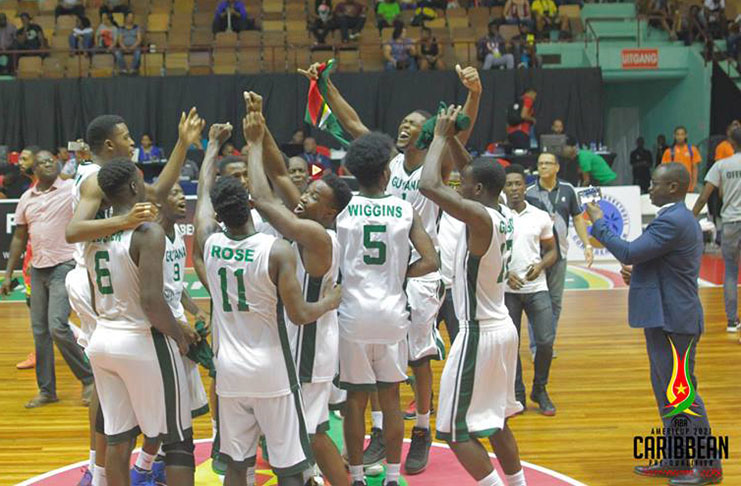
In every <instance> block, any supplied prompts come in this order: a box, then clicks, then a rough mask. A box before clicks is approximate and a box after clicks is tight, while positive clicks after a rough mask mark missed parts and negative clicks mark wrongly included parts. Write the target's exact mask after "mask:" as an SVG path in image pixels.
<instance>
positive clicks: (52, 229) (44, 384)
mask: <svg viewBox="0 0 741 486" xmlns="http://www.w3.org/2000/svg"><path fill="white" fill-rule="evenodd" d="M33 172H34V175H35V176H36V179H37V181H38V182H37V184H36V185H35V186H34V187H32V188H30V189H28V190H27V191H26V192H24V193H23V195H22V196H21V199H20V201H18V206H17V208H16V212H15V223H16V228H15V232H14V233H13V241H12V242H11V244H10V256H9V258H8V266H7V268H6V270H5V280H3V283H2V285H0V294H2V295H8V294H9V293H10V290H11V288H10V287H11V283H10V281H11V279H12V277H13V270H15V268H16V266H17V265H18V261H19V260H20V256H21V253H23V250H24V249H25V248H26V243H27V242H28V240H29V238H30V240H31V248H32V250H33V252H32V253H33V256H32V258H31V288H33V292H32V293H31V328H32V329H33V339H34V343H35V346H36V382H37V384H38V386H39V393H38V395H36V396H35V397H34V398H32V399H31V400H30V401H29V402H28V403H27V404H26V408H35V407H40V406H42V405H46V404H47V403H53V402H56V401H58V398H57V391H56V378H55V374H54V345H53V343H56V345H57V347H58V348H59V351H61V353H62V356H63V357H64V360H65V361H66V362H67V365H69V367H70V369H71V370H72V372H73V373H74V374H75V376H76V377H77V379H78V380H80V381H81V382H82V384H83V391H82V400H83V403H84V404H86V405H87V404H89V402H90V398H91V394H92V391H93V388H92V385H93V373H92V370H91V369H90V364H89V363H88V362H87V360H86V359H85V355H84V354H83V351H82V348H81V347H80V346H79V345H78V344H77V342H76V340H75V337H74V335H73V334H72V329H70V327H69V323H68V318H69V314H70V305H69V299H68V297H67V290H66V288H65V285H64V279H65V277H66V276H67V272H69V271H70V270H72V269H73V268H74V266H75V261H74V259H73V254H74V251H75V247H74V245H72V244H69V243H67V242H66V240H65V238H64V231H65V228H66V227H67V223H68V222H69V220H70V219H72V198H73V195H74V193H73V191H72V185H73V184H74V182H73V181H72V180H62V179H61V178H59V163H58V162H57V161H56V160H55V159H54V156H53V155H52V154H51V153H50V152H47V151H45V150H42V151H41V152H39V153H38V154H37V155H36V160H35V161H34V164H33Z"/></svg>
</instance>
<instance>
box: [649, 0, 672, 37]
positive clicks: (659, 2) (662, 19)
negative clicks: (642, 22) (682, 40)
mask: <svg viewBox="0 0 741 486" xmlns="http://www.w3.org/2000/svg"><path fill="white" fill-rule="evenodd" d="M647 6H648V11H647V13H648V15H649V16H651V17H653V18H650V19H649V21H648V24H649V25H650V26H652V27H654V28H657V29H659V28H660V29H663V30H664V31H665V32H666V33H667V34H669V37H670V38H671V39H672V40H676V38H677V32H676V30H675V22H672V17H673V16H672V12H671V9H670V8H669V2H668V1H667V0H651V2H650V3H649V4H647ZM670 23H671V26H670Z"/></svg>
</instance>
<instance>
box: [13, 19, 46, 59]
mask: <svg viewBox="0 0 741 486" xmlns="http://www.w3.org/2000/svg"><path fill="white" fill-rule="evenodd" d="M20 17H21V22H22V23H23V27H21V28H20V29H18V31H17V32H16V36H15V47H14V48H15V49H17V50H28V51H36V50H39V49H42V48H44V47H46V46H47V43H46V37H44V31H43V30H42V29H41V26H39V25H38V24H35V23H33V22H31V15H29V14H28V13H27V12H23V13H22V14H21V15H20Z"/></svg>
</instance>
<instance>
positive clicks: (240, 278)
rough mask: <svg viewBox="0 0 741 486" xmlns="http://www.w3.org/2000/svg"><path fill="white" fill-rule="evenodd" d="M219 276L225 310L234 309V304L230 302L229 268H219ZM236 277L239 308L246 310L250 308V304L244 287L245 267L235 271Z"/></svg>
mask: <svg viewBox="0 0 741 486" xmlns="http://www.w3.org/2000/svg"><path fill="white" fill-rule="evenodd" d="M219 277H220V278H221V304H222V309H224V312H231V311H232V304H231V303H230V302H229V291H228V281H227V277H228V276H227V270H226V268H224V267H222V268H220V269H219ZM234 278H235V279H236V280H237V310H238V311H239V312H246V311H248V310H250V306H249V305H247V296H246V291H245V287H244V269H243V268H240V269H239V270H235V271H234Z"/></svg>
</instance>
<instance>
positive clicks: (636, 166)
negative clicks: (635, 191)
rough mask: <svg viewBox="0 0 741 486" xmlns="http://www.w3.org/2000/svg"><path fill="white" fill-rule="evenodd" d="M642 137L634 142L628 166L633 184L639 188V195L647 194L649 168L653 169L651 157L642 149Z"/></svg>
mask: <svg viewBox="0 0 741 486" xmlns="http://www.w3.org/2000/svg"><path fill="white" fill-rule="evenodd" d="M644 145H645V141H644V140H643V137H638V139H637V140H636V148H635V150H633V151H632V152H631V153H630V165H631V167H633V184H635V185H637V186H641V194H645V193H647V192H648V187H649V185H650V184H651V167H653V156H652V155H651V152H650V151H648V150H646V147H644Z"/></svg>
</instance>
